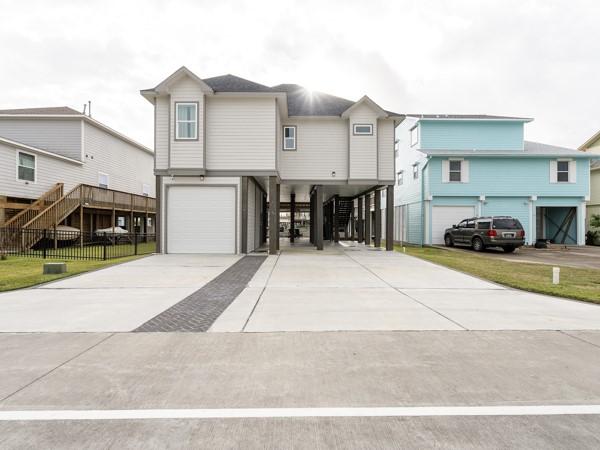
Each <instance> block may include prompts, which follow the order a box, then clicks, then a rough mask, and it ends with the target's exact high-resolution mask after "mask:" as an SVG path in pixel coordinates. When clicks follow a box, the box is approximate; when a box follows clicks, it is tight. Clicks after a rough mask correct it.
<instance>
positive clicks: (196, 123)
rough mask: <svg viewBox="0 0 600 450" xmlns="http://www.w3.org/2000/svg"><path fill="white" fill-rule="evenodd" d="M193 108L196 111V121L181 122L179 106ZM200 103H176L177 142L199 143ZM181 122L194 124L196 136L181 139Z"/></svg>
mask: <svg viewBox="0 0 600 450" xmlns="http://www.w3.org/2000/svg"><path fill="white" fill-rule="evenodd" d="M180 105H181V106H193V107H194V108H195V109H196V120H179V106H180ZM198 110H199V108H198V102H175V140H176V141H197V140H198ZM179 122H182V123H194V124H195V125H196V126H195V127H194V136H193V137H180V136H179Z"/></svg>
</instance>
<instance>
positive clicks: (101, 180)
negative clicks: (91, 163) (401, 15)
mask: <svg viewBox="0 0 600 450" xmlns="http://www.w3.org/2000/svg"><path fill="white" fill-rule="evenodd" d="M98 186H99V187H101V188H103V189H108V174H106V173H102V172H98Z"/></svg>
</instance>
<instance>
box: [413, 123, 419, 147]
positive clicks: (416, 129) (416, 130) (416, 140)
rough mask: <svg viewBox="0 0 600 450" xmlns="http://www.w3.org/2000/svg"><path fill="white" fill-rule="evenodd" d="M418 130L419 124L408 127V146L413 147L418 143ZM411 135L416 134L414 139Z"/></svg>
mask: <svg viewBox="0 0 600 450" xmlns="http://www.w3.org/2000/svg"><path fill="white" fill-rule="evenodd" d="M420 134H421V133H420V132H419V125H415V126H414V127H412V128H411V129H410V146H411V147H414V146H415V145H419V138H420V137H421V136H420ZM413 136H416V139H413Z"/></svg>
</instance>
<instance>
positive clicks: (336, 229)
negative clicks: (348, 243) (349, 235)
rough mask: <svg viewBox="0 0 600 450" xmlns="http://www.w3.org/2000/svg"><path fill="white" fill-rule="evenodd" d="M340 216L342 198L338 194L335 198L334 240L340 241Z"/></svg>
mask: <svg viewBox="0 0 600 450" xmlns="http://www.w3.org/2000/svg"><path fill="white" fill-rule="evenodd" d="M339 218H340V198H339V197H338V196H337V195H336V196H335V197H334V198H333V220H332V221H331V222H332V224H333V241H334V242H340V227H339V224H338V220H339Z"/></svg>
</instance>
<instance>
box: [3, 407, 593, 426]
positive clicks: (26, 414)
mask: <svg viewBox="0 0 600 450" xmlns="http://www.w3.org/2000/svg"><path fill="white" fill-rule="evenodd" d="M598 414H600V405H529V406H522V405H521V406H512V405H507V406H498V405H495V406H405V407H404V406H400V407H348V408H222V409H105V410H101V409H99V410H30V411H22V410H19V411H0V422H2V421H4V422H6V421H28V422H31V421H47V420H140V419H243V418H294V417H434V416H556V415H598Z"/></svg>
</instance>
